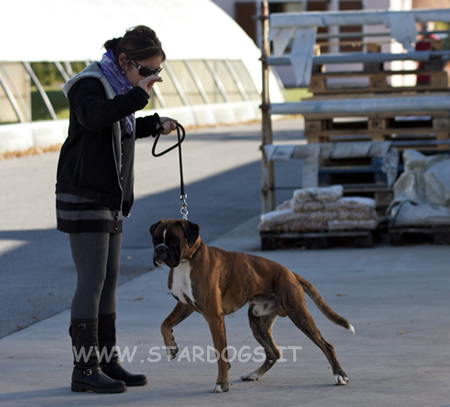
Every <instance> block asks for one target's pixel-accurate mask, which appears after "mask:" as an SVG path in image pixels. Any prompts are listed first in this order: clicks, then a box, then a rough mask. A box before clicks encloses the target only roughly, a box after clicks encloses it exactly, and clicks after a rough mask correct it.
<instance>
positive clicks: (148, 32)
mask: <svg viewBox="0 0 450 407" xmlns="http://www.w3.org/2000/svg"><path fill="white" fill-rule="evenodd" d="M104 47H105V48H106V50H109V49H110V50H111V51H112V52H113V53H114V56H115V57H116V59H118V57H119V55H120V54H121V53H122V52H123V53H124V54H125V55H126V56H127V59H129V60H141V59H147V58H152V57H155V56H162V58H163V61H165V59H166V54H165V53H164V51H163V49H162V45H161V41H160V40H159V39H158V37H157V36H156V33H155V32H154V31H153V30H152V29H151V28H148V27H146V26H145V25H138V26H136V27H133V28H130V29H129V30H127V32H126V33H125V35H124V36H123V37H119V38H113V39H112V40H108V41H106V42H105V44H104Z"/></svg>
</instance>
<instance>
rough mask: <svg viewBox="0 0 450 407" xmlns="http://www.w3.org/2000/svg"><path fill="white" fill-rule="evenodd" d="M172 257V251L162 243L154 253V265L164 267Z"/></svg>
mask: <svg viewBox="0 0 450 407" xmlns="http://www.w3.org/2000/svg"><path fill="white" fill-rule="evenodd" d="M169 255H170V249H169V247H168V246H167V245H166V244H165V243H160V244H159V245H157V246H156V247H155V251H154V252H153V264H154V265H155V266H164V265H166V264H167V259H168V258H169Z"/></svg>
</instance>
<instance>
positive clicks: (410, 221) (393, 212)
mask: <svg viewBox="0 0 450 407" xmlns="http://www.w3.org/2000/svg"><path fill="white" fill-rule="evenodd" d="M403 162H404V165H405V170H404V171H403V173H402V174H401V175H400V177H399V178H398V179H397V181H396V182H395V184H394V199H393V201H392V203H391V205H390V207H389V208H388V210H387V216H388V219H389V223H390V225H391V226H432V225H450V156H449V155H448V154H436V155H430V156H425V155H424V154H422V153H420V152H418V151H415V150H405V151H404V152H403Z"/></svg>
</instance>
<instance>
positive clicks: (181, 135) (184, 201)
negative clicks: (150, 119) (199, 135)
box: [152, 123, 189, 220]
mask: <svg viewBox="0 0 450 407" xmlns="http://www.w3.org/2000/svg"><path fill="white" fill-rule="evenodd" d="M160 136H161V133H158V134H157V136H156V137H155V142H154V143H153V148H152V154H153V156H154V157H161V156H162V155H164V154H166V153H168V152H169V151H172V150H173V149H174V148H177V147H178V160H179V162H180V200H181V201H182V204H181V210H180V213H181V215H182V216H183V219H184V220H188V213H189V211H188V209H187V194H186V193H185V192H184V178H183V158H182V155H181V143H182V142H183V141H184V139H185V137H186V132H185V130H184V127H183V126H182V125H181V124H180V123H177V138H178V142H177V143H176V144H174V145H173V146H171V147H169V148H168V149H166V150H164V151H162V152H160V153H157V152H156V145H157V144H158V141H159V137H160Z"/></svg>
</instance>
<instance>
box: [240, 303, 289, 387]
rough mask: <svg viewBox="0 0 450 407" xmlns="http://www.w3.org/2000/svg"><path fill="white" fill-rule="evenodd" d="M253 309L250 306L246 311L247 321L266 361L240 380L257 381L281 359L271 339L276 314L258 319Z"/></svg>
mask: <svg viewBox="0 0 450 407" xmlns="http://www.w3.org/2000/svg"><path fill="white" fill-rule="evenodd" d="M253 307H254V305H251V306H250V307H249V309H248V319H249V322H250V327H251V329H252V332H253V335H254V337H255V339H256V340H257V341H258V342H259V343H260V344H261V346H262V347H263V348H264V352H265V354H266V360H265V361H264V363H263V364H262V365H261V366H260V367H259V368H258V369H256V370H255V371H254V372H251V373H247V374H244V375H242V376H241V379H242V380H258V379H259V378H261V377H262V376H263V375H264V374H265V373H266V372H267V371H268V370H269V369H271V368H272V367H273V365H274V364H275V363H276V361H277V360H278V359H280V357H281V354H280V351H279V350H278V348H277V345H275V342H274V340H273V338H272V326H273V323H274V322H275V319H276V318H277V316H278V313H276V312H273V313H271V314H267V315H264V316H260V317H258V316H256V315H254V313H253Z"/></svg>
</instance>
